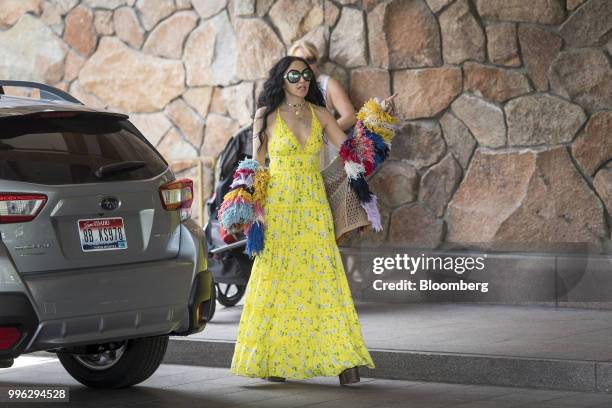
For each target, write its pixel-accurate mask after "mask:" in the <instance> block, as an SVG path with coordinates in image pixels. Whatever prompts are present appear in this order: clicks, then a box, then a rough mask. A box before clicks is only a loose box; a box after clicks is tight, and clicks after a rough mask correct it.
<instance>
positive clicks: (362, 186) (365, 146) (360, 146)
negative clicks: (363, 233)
mask: <svg viewBox="0 0 612 408" xmlns="http://www.w3.org/2000/svg"><path fill="white" fill-rule="evenodd" d="M396 96H397V94H394V95H392V96H390V97H388V98H385V99H383V100H382V101H381V100H378V99H370V100H368V101H367V102H365V103H364V104H363V106H362V107H361V108H360V109H359V112H358V113H357V116H356V119H357V122H356V123H355V127H354V128H353V131H352V132H351V134H350V135H349V136H348V137H347V136H346V135H345V134H344V132H342V130H341V129H340V127H339V126H338V124H337V123H336V121H335V120H333V117H332V116H331V114H329V113H327V112H322V113H321V122H322V124H323V126H324V128H325V130H326V132H327V135H328V136H329V138H330V140H331V141H332V143H333V144H334V145H336V146H339V150H340V151H339V154H338V156H339V157H340V158H341V159H342V161H343V164H344V170H345V172H346V176H347V179H348V184H349V186H350V188H351V190H353V192H354V193H355V195H356V196H357V199H358V200H359V204H360V205H361V206H362V207H363V209H364V210H365V211H366V215H367V217H368V220H369V221H370V222H371V224H372V228H374V230H375V231H381V230H382V224H381V221H380V213H379V210H378V206H377V203H376V196H375V195H374V194H372V192H371V191H370V189H369V187H368V183H367V181H366V177H367V176H368V175H370V174H372V172H373V171H374V170H376V168H378V167H379V166H380V164H381V163H382V162H384V161H385V160H386V159H387V157H388V156H389V151H390V150H389V149H390V146H391V140H392V139H393V137H394V136H395V130H396V126H397V124H398V123H399V119H398V118H397V117H395V116H394V115H393V114H392V113H393V111H394V106H393V98H395V97H396Z"/></svg>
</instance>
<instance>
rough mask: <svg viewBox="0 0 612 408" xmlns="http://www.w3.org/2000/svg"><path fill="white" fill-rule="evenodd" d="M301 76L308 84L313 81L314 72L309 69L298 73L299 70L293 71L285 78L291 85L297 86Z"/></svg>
mask: <svg viewBox="0 0 612 408" xmlns="http://www.w3.org/2000/svg"><path fill="white" fill-rule="evenodd" d="M300 76H301V77H302V78H304V81H306V82H310V81H312V71H311V70H310V69H308V68H304V70H303V71H302V72H300V71H298V70H297V69H292V70H291V71H289V72H287V73H286V74H285V76H283V78H285V79H286V80H287V81H289V82H290V83H292V84H295V83H297V82H299V81H300Z"/></svg>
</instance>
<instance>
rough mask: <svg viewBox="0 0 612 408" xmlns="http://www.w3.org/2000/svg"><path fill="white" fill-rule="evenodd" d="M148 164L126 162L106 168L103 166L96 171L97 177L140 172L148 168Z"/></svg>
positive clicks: (136, 161)
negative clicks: (145, 167) (139, 170)
mask: <svg viewBox="0 0 612 408" xmlns="http://www.w3.org/2000/svg"><path fill="white" fill-rule="evenodd" d="M146 165H147V163H146V162H143V161H139V160H134V161H124V162H119V163H112V164H107V165H106V166H101V167H100V168H99V169H98V170H96V173H95V174H96V177H98V178H104V177H106V176H110V175H113V174H117V173H122V172H124V171H132V170H138V169H141V168H143V167H144V166H146Z"/></svg>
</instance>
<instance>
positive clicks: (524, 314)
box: [188, 302, 612, 361]
mask: <svg viewBox="0 0 612 408" xmlns="http://www.w3.org/2000/svg"><path fill="white" fill-rule="evenodd" d="M241 304H242V303H239V304H238V305H237V306H235V307H232V308H225V307H223V306H221V305H219V304H218V305H217V311H216V314H215V316H214V319H213V320H212V321H211V322H210V323H209V324H208V325H207V327H206V329H205V330H204V331H202V332H201V333H198V334H195V335H192V336H189V337H188V338H189V339H192V340H193V339H202V340H232V341H235V340H236V334H237V328H238V322H239V320H240V314H241V312H242V306H241ZM355 307H356V309H357V313H358V314H359V320H360V322H361V326H362V332H363V336H364V339H365V342H366V345H367V346H368V348H369V349H384V350H406V351H431V352H442V353H467V354H483V355H496V356H512V357H529V358H549V359H563V360H581V361H612V341H610V339H611V338H612V313H611V312H610V311H606V310H585V309H567V308H558V309H554V308H550V307H544V306H500V305H482V304H456V303H455V304H433V303H430V304H426V303H418V304H416V303H414V304H405V303H373V302H356V303H355Z"/></svg>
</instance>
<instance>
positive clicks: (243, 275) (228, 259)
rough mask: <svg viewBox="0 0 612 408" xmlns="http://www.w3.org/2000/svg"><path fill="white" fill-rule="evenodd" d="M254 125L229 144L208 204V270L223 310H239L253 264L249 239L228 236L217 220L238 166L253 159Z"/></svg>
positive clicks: (220, 163)
mask: <svg viewBox="0 0 612 408" xmlns="http://www.w3.org/2000/svg"><path fill="white" fill-rule="evenodd" d="M252 134H253V127H252V125H248V126H244V127H243V128H241V129H240V130H238V132H236V133H235V134H234V135H233V136H232V138H231V139H230V140H229V141H228V142H227V144H226V146H225V148H224V149H223V151H222V152H221V154H220V155H219V158H218V159H217V163H216V166H215V187H214V192H213V195H212V197H211V198H210V199H209V200H208V201H207V202H206V209H207V213H208V222H207V224H206V226H205V227H204V233H205V236H206V241H207V244H208V269H209V270H210V271H211V273H212V276H213V281H214V286H215V289H216V290H215V291H216V296H217V300H218V301H219V303H221V304H222V305H223V306H226V307H230V306H235V305H236V304H237V303H238V302H239V301H240V299H241V298H242V296H243V295H244V292H245V291H246V285H247V282H248V281H249V277H250V275H251V268H252V266H253V260H252V259H250V258H249V256H248V255H247V254H246V253H245V248H246V237H245V236H244V234H240V235H239V236H236V235H230V234H227V233H224V231H222V230H221V224H220V223H219V220H218V219H217V210H218V209H219V207H220V206H221V204H222V203H223V197H224V196H225V194H226V193H227V192H228V191H229V189H230V185H231V184H232V180H233V179H232V176H233V174H234V171H235V170H236V168H237V167H238V163H239V162H240V161H241V160H243V159H245V158H251V157H252V152H253V142H252V140H251V138H252Z"/></svg>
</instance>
